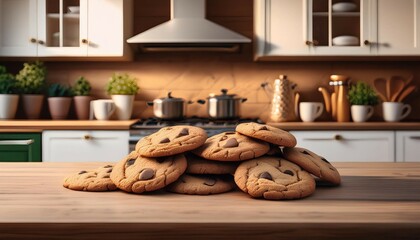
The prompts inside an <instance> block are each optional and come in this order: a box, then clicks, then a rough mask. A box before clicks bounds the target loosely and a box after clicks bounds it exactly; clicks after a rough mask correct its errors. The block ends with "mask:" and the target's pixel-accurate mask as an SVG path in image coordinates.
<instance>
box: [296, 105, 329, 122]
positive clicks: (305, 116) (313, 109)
mask: <svg viewBox="0 0 420 240" xmlns="http://www.w3.org/2000/svg"><path fill="white" fill-rule="evenodd" d="M323 111H324V105H323V104H322V103H320V102H301V103H299V114H300V119H302V121H304V122H313V121H315V119H317V118H318V117H319V116H321V114H322V112H323Z"/></svg>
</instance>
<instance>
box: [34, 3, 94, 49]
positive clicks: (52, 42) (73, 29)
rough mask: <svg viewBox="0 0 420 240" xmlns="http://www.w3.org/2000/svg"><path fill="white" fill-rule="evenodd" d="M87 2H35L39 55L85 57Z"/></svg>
mask: <svg viewBox="0 0 420 240" xmlns="http://www.w3.org/2000/svg"><path fill="white" fill-rule="evenodd" d="M87 1H88V0H38V56H86V55H87V46H88V45H87V11H88V10H87ZM71 7H79V10H78V11H75V10H73V11H71V10H70V9H71Z"/></svg>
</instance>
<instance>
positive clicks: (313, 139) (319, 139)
mask: <svg viewBox="0 0 420 240" xmlns="http://www.w3.org/2000/svg"><path fill="white" fill-rule="evenodd" d="M303 140H309V141H331V140H336V141H341V140H344V138H343V136H341V135H335V136H334V137H332V138H304V139H303Z"/></svg>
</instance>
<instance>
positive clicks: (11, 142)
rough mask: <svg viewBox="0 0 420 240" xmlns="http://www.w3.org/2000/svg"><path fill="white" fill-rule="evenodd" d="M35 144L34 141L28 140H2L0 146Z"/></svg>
mask: <svg viewBox="0 0 420 240" xmlns="http://www.w3.org/2000/svg"><path fill="white" fill-rule="evenodd" d="M32 143H34V140H33V139H28V140H1V141H0V145H31V144H32Z"/></svg>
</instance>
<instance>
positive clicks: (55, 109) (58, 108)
mask: <svg viewBox="0 0 420 240" xmlns="http://www.w3.org/2000/svg"><path fill="white" fill-rule="evenodd" d="M70 105H71V97H49V98H48V107H49V109H50V114H51V118H52V119H53V120H63V119H66V118H67V116H68V114H69V110H70Z"/></svg>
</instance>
